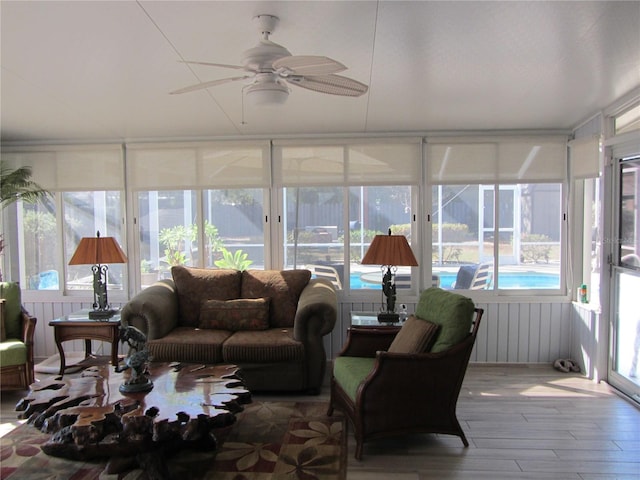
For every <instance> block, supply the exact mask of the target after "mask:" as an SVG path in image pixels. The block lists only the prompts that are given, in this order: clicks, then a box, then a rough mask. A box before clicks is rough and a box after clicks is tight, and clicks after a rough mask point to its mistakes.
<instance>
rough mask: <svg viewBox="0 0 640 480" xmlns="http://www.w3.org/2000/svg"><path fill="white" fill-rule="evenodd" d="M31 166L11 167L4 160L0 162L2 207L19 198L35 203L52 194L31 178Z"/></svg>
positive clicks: (0, 197) (0, 202)
mask: <svg viewBox="0 0 640 480" xmlns="http://www.w3.org/2000/svg"><path fill="white" fill-rule="evenodd" d="M31 175H32V170H31V167H28V166H25V167H18V168H16V169H13V170H12V169H11V168H9V167H8V166H7V165H6V164H5V163H4V162H2V163H0V207H1V208H4V207H6V206H7V205H10V204H12V203H14V202H17V201H18V200H22V201H25V202H28V203H35V202H37V201H39V200H42V199H44V198H45V197H48V196H50V195H51V192H49V191H48V190H46V189H44V188H42V187H41V186H40V185H38V184H37V183H36V182H34V181H33V180H31Z"/></svg>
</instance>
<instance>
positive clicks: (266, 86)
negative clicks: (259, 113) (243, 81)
mask: <svg viewBox="0 0 640 480" xmlns="http://www.w3.org/2000/svg"><path fill="white" fill-rule="evenodd" d="M246 96H247V100H248V101H249V102H250V103H251V104H252V105H256V106H265V105H282V104H284V103H285V102H286V101H287V98H288V97H289V89H288V88H287V86H286V85H282V84H280V83H278V82H268V83H266V82H265V83H254V84H253V85H249V87H248V88H247V90H246Z"/></svg>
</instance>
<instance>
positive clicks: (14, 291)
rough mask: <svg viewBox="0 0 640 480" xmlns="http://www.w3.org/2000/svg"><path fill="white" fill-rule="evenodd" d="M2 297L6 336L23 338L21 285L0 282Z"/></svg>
mask: <svg viewBox="0 0 640 480" xmlns="http://www.w3.org/2000/svg"><path fill="white" fill-rule="evenodd" d="M0 298H4V300H5V304H4V330H5V334H6V338H22V319H21V318H20V315H21V313H22V304H21V301H22V299H21V298H20V285H18V284H17V283H15V282H0Z"/></svg>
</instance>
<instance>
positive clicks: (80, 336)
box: [49, 310, 120, 375]
mask: <svg viewBox="0 0 640 480" xmlns="http://www.w3.org/2000/svg"><path fill="white" fill-rule="evenodd" d="M49 325H50V326H52V327H53V335H54V338H55V341H56V345H57V346H58V352H59V353H60V372H59V374H60V375H64V371H65V369H66V368H67V366H66V361H65V356H64V348H63V347H62V342H66V341H68V340H84V349H85V358H88V357H89V356H90V355H91V354H92V353H91V352H92V350H91V340H100V341H103V342H108V343H111V365H114V366H116V365H118V340H119V335H118V333H119V328H120V314H115V315H114V316H113V317H111V318H107V319H104V320H92V319H90V318H89V310H82V311H80V312H76V313H72V314H70V315H65V316H64V317H60V318H56V319H55V320H51V321H50V322H49Z"/></svg>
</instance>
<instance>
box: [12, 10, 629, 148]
mask: <svg viewBox="0 0 640 480" xmlns="http://www.w3.org/2000/svg"><path fill="white" fill-rule="evenodd" d="M264 13H268V14H272V15H277V16H278V17H280V22H279V25H278V26H277V28H276V30H275V32H274V34H273V35H272V36H271V40H273V41H275V42H276V43H279V44H281V45H283V46H285V47H287V48H288V49H289V51H290V52H291V53H292V54H293V55H302V54H307V55H326V56H328V57H331V58H334V59H336V60H338V61H340V62H342V63H344V64H345V65H347V66H348V67H349V68H348V70H347V71H346V72H344V73H343V74H344V75H346V76H348V77H351V78H354V79H356V80H359V81H361V82H363V83H365V84H367V85H369V91H368V92H367V93H366V94H365V95H363V96H361V97H358V98H350V97H338V96H332V95H326V94H320V93H315V92H311V91H308V90H305V89H301V88H296V87H292V91H291V94H290V96H289V99H288V100H287V103H286V104H285V105H283V106H281V107H270V108H265V107H255V106H249V105H245V108H244V123H243V109H242V104H243V102H242V87H243V85H242V83H241V82H234V83H229V84H225V85H220V86H217V87H212V88H210V89H208V90H202V91H197V92H191V93H186V94H183V95H169V93H168V92H170V91H172V90H175V89H178V88H181V87H184V86H187V85H190V84H194V83H198V82H200V81H207V80H213V79H216V78H222V77H227V76H233V75H236V74H237V71H234V70H229V69H223V68H219V67H204V66H197V65H187V64H184V63H179V60H201V61H209V62H217V63H227V64H239V62H240V56H241V54H242V52H243V51H244V50H246V49H248V48H251V47H253V46H254V45H255V44H257V42H258V40H259V37H260V36H259V33H258V32H257V30H256V27H255V25H254V23H253V22H252V18H253V17H254V16H255V15H257V14H264ZM0 15H1V29H2V30H1V41H2V45H1V47H2V50H1V65H2V75H1V79H0V80H1V82H2V83H1V105H0V107H1V139H2V141H3V142H24V141H43V142H48V141H55V142H64V141H83V142H93V141H132V140H141V139H165V138H171V139H176V138H205V137H207V138H208V137H221V136H222V137H228V136H231V137H238V136H256V135H267V136H279V135H310V134H343V133H345V134H362V133H366V134H373V133H380V132H391V133H393V132H430V131H436V130H439V131H441V130H455V131H459V130H504V129H506V130H514V129H562V130H567V129H570V128H572V127H575V126H576V125H577V124H579V123H580V122H582V121H584V120H586V119H587V118H589V117H590V116H591V115H593V114H595V113H596V112H598V111H599V110H600V109H602V108H605V107H606V106H608V105H610V104H611V103H612V102H614V101H615V100H616V99H617V98H619V97H621V96H623V95H625V94H627V93H628V92H631V91H632V90H634V89H636V88H638V87H639V86H640V28H639V25H640V2H638V1H633V2H615V1H602V2H556V1H548V2H547V1H533V2H524V1H522V2H512V1H505V2H456V1H449V2H427V1H410V2H400V1H389V2H386V1H380V2H376V1H337V2H332V1H319V2H311V1H285V2H271V1H261V2H255V1H253V2H250V1H231V2H223V1H199V2H186V1H138V2H135V1H109V2H89V1H83V2H75V1H66V2H58V1H45V2H35V1H17V2H13V1H5V0H2V2H1V3H0Z"/></svg>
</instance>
